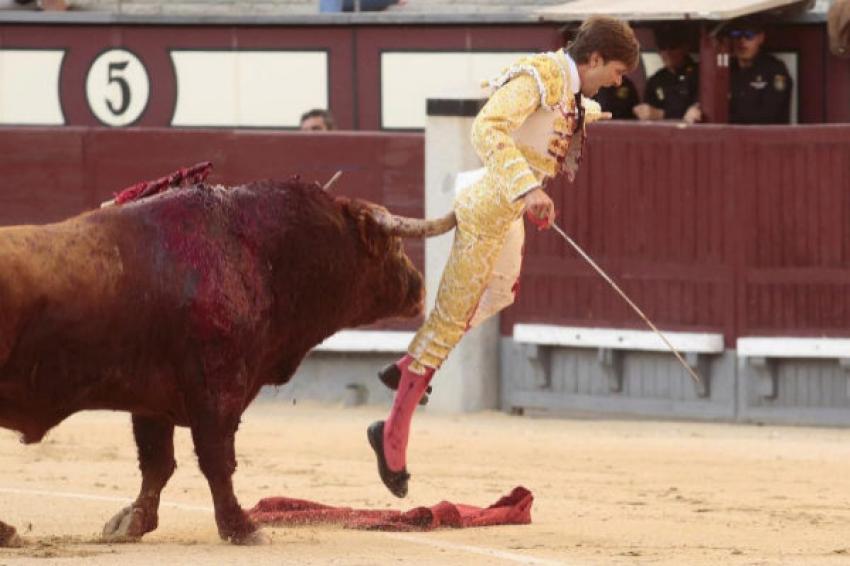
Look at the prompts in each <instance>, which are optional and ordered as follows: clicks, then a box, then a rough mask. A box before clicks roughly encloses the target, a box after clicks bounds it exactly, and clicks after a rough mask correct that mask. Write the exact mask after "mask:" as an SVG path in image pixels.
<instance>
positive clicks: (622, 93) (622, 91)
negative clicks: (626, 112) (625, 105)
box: [617, 86, 629, 100]
mask: <svg viewBox="0 0 850 566" xmlns="http://www.w3.org/2000/svg"><path fill="white" fill-rule="evenodd" d="M628 97H629V87H627V86H621V87H620V88H618V89H617V98H619V99H621V100H625V99H627V98H628Z"/></svg>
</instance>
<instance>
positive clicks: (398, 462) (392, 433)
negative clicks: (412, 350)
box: [384, 355, 434, 472]
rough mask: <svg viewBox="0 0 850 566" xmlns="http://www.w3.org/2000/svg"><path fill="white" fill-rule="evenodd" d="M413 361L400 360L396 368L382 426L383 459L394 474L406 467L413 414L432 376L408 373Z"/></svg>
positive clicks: (430, 371)
mask: <svg viewBox="0 0 850 566" xmlns="http://www.w3.org/2000/svg"><path fill="white" fill-rule="evenodd" d="M413 361H414V360H413V358H411V357H410V356H409V355H406V356H404V357H403V358H402V359H400V360H399V361H398V362H396V364H397V365H398V367H399V369H401V380H400V381H399V384H398V391H396V394H395V400H394V401H393V408H392V409H391V410H390V416H389V417H387V420H386V422H385V423H384V457H385V458H386V459H387V466H389V468H390V470H393V471H395V472H398V471H400V470H402V469H404V468H405V467H406V465H407V437H408V435H409V434H410V421H411V420H412V419H413V411H415V410H416V407H417V405H419V400H420V399H421V398H422V395H423V394H424V393H425V389H426V388H427V387H428V383H429V382H430V381H431V378H432V377H433V376H434V369H433V368H429V367H426V368H425V373H424V374H421V375H420V374H418V373H416V372H414V371H411V370H410V367H409V366H410V363H411V362H413Z"/></svg>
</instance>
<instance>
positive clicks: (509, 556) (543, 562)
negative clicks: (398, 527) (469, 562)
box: [384, 533, 566, 566]
mask: <svg viewBox="0 0 850 566" xmlns="http://www.w3.org/2000/svg"><path fill="white" fill-rule="evenodd" d="M384 536H387V537H389V538H394V539H396V540H402V541H404V542H412V543H414V544H424V545H427V546H433V547H435V548H445V549H449V550H462V551H464V552H469V553H470V554H482V555H484V556H491V557H493V558H499V559H501V560H507V561H509V562H518V563H519V564H535V565H539V566H565V564H566V563H565V562H560V561H558V560H547V559H544V558H535V557H534V556H526V555H525V554H519V553H518V552H506V551H504V550H496V549H495V548H487V547H482V546H470V545H468V544H458V543H456V542H447V541H444V540H433V539H430V538H420V537H418V536H415V535H408V534H400V533H384Z"/></svg>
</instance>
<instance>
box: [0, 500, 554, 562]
mask: <svg viewBox="0 0 850 566" xmlns="http://www.w3.org/2000/svg"><path fill="white" fill-rule="evenodd" d="M0 493H11V494H15V495H38V496H43V497H65V498H67V499H84V500H89V501H110V502H117V503H132V502H133V499H131V498H129V497H119V496H116V495H94V494H87V493H74V492H69V491H50V490H44V489H28V488H15V487H0ZM160 505H161V506H165V507H172V508H174V509H180V510H183V511H200V512H203V513H209V514H212V512H213V508H212V507H209V506H206V505H191V504H186V503H174V502H170V501H160ZM381 534H383V535H384V536H385V537H388V538H393V539H396V540H401V541H405V542H410V543H414V544H422V545H426V546H432V547H434V548H445V549H451V550H460V551H463V552H468V553H470V554H480V555H483V556H492V557H493V558H499V559H501V560H507V561H509V562H517V563H519V564H534V565H535V566H563V565H564V564H565V563H564V562H559V561H556V560H546V559H542V558H535V557H533V556H526V555H524V554H519V553H516V552H505V551H503V550H497V549H495V548H487V547H482V546H471V545H468V544H457V543H454V542H447V541H442V540H433V539H431V538H419V537H417V536H415V535H411V534H401V533H388V532H384V533H381Z"/></svg>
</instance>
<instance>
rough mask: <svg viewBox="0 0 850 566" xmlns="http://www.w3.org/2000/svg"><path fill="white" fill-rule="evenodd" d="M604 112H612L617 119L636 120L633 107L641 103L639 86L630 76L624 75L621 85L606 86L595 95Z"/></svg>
mask: <svg viewBox="0 0 850 566" xmlns="http://www.w3.org/2000/svg"><path fill="white" fill-rule="evenodd" d="M594 99H596V102H598V103H599V106H601V107H602V111H603V112H610V113H611V115H612V117H613V118H614V119H615V120H634V119H635V113H634V112H633V111H632V109H633V108H634V107H635V106H637V105H638V104H640V97H639V96H638V92H637V88H636V87H635V83H633V82H632V81H631V80H630V79H629V77H623V83H622V84H621V85H620V86H606V87H603V88H600V89H599V92H598V93H597V94H596V96H594Z"/></svg>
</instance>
